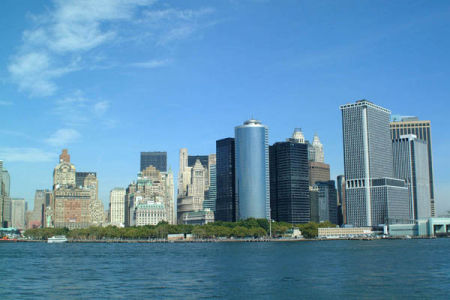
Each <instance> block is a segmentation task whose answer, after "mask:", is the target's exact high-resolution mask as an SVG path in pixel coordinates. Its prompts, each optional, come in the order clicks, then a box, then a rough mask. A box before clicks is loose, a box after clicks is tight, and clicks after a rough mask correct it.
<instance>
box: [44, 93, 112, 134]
mask: <svg viewBox="0 0 450 300" xmlns="http://www.w3.org/2000/svg"><path fill="white" fill-rule="evenodd" d="M110 106H111V104H110V102H109V101H107V100H100V101H96V100H92V99H88V98H86V97H85V96H84V95H83V93H82V92H81V91H76V92H75V93H74V94H72V95H70V96H67V97H65V98H63V99H61V100H57V101H56V103H55V106H54V108H53V111H52V113H53V114H54V115H56V116H57V117H58V118H59V119H60V121H61V122H62V123H63V124H64V125H65V126H67V127H80V126H84V125H87V124H89V123H90V122H92V121H94V120H95V121H97V122H98V121H100V122H103V121H105V120H104V119H105V114H106V113H107V112H108V110H109V109H110ZM108 119H110V118H108ZM107 127H108V126H107Z"/></svg>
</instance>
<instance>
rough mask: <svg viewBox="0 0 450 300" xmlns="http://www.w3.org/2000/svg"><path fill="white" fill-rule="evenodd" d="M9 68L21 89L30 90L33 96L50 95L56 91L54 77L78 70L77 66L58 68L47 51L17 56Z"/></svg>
mask: <svg viewBox="0 0 450 300" xmlns="http://www.w3.org/2000/svg"><path fill="white" fill-rule="evenodd" d="M8 70H9V72H10V74H11V76H12V79H13V80H14V81H15V82H16V83H17V84H18V85H19V89H20V90H22V91H28V92H30V93H31V95H32V96H50V95H52V94H53V93H54V92H55V91H56V85H55V84H54V83H53V79H55V78H58V77H60V76H62V75H64V74H66V73H68V72H72V71H74V70H76V67H74V66H73V65H72V66H66V67H63V68H56V67H54V66H53V64H52V62H51V60H50V56H49V55H48V54H47V53H46V52H29V53H26V54H23V55H18V56H16V57H15V58H14V59H13V61H12V62H11V64H10V65H9V66H8Z"/></svg>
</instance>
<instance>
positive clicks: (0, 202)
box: [0, 160, 11, 227]
mask: <svg viewBox="0 0 450 300" xmlns="http://www.w3.org/2000/svg"><path fill="white" fill-rule="evenodd" d="M9 192H10V177H9V173H8V171H7V170H5V169H4V168H3V161H1V160H0V226H1V227H9V225H11V198H10V194H9Z"/></svg>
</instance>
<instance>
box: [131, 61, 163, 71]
mask: <svg viewBox="0 0 450 300" xmlns="http://www.w3.org/2000/svg"><path fill="white" fill-rule="evenodd" d="M170 62H171V60H170V59H162V60H158V59H152V60H148V61H142V62H135V63H131V64H130V66H132V67H137V68H145V69H154V68H158V67H163V66H166V65H168V64H169V63H170Z"/></svg>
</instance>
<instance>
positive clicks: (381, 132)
mask: <svg viewBox="0 0 450 300" xmlns="http://www.w3.org/2000/svg"><path fill="white" fill-rule="evenodd" d="M340 109H341V111H342V129H343V143H344V169H345V179H346V192H345V194H346V213H347V223H348V224H352V225H355V226H377V225H379V224H392V223H398V222H399V223H404V222H409V220H410V215H409V201H408V188H407V187H406V185H405V182H404V181H403V180H401V179H395V178H393V177H394V170H393V156H392V141H391V138H390V134H389V121H390V115H391V112H390V111H389V110H387V109H385V108H383V107H380V106H377V105H375V104H373V103H371V102H369V101H367V100H360V101H357V102H356V103H353V104H346V105H342V106H341V107H340Z"/></svg>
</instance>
